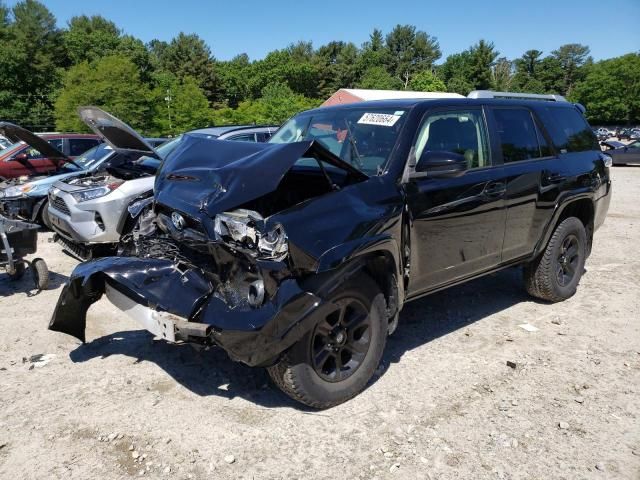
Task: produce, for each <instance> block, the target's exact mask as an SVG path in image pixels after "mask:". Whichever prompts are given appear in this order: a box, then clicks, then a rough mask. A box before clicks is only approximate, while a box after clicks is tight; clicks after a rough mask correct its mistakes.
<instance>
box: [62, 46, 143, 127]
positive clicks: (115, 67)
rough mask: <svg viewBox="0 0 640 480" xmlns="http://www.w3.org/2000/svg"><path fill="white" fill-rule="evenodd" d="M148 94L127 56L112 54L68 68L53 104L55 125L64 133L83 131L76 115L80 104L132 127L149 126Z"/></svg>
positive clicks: (136, 69) (134, 66) (135, 68)
mask: <svg viewBox="0 0 640 480" xmlns="http://www.w3.org/2000/svg"><path fill="white" fill-rule="evenodd" d="M149 99H150V92H149V88H148V87H147V85H146V84H145V83H143V82H142V81H141V80H140V74H139V72H138V68H137V67H136V65H135V64H134V63H133V62H132V61H131V60H130V59H129V58H127V57H124V56H121V55H111V56H107V57H103V58H101V59H99V60H96V61H95V62H93V63H91V64H90V63H88V62H82V63H80V64H78V65H74V66H73V67H71V68H70V69H69V70H68V71H67V73H66V75H65V77H64V82H63V87H62V89H61V91H60V94H59V95H58V99H57V101H56V104H55V117H56V126H57V128H58V129H60V130H63V131H74V130H86V129H87V127H86V126H85V125H84V123H82V121H81V120H80V118H79V117H78V115H77V109H78V107H80V106H83V105H95V106H98V107H100V108H103V109H105V110H106V111H108V112H109V113H111V114H112V115H115V116H116V117H118V118H120V119H122V120H123V121H125V122H127V123H128V124H129V125H131V126H132V127H133V128H136V129H141V130H142V131H147V130H148V129H149V127H150V119H149V114H150V105H149V103H150V102H149Z"/></svg>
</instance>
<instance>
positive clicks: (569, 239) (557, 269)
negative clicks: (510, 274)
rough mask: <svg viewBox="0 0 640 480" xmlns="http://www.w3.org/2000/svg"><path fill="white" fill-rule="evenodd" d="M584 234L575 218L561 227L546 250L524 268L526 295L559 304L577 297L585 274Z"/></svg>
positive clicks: (585, 247) (585, 241) (585, 243)
mask: <svg viewBox="0 0 640 480" xmlns="http://www.w3.org/2000/svg"><path fill="white" fill-rule="evenodd" d="M586 252H587V234H586V232H585V229H584V225H583V224H582V222H581V221H580V220H578V219H577V218H575V217H569V218H567V219H565V220H563V221H562V223H560V225H558V226H557V227H556V229H555V231H554V232H553V235H552V236H551V239H550V240H549V243H548V244H547V248H546V249H545V251H544V252H543V253H542V255H540V257H538V258H537V259H536V260H535V261H533V262H531V263H530V264H528V265H527V266H525V268H524V280H525V286H526V289H527V292H528V293H529V294H530V295H532V296H534V297H537V298H540V299H542V300H546V301H549V302H561V301H563V300H566V299H567V298H570V297H572V296H573V295H574V294H575V293H576V289H577V288H578V283H580V278H581V277H582V272H583V271H584V262H585V260H586Z"/></svg>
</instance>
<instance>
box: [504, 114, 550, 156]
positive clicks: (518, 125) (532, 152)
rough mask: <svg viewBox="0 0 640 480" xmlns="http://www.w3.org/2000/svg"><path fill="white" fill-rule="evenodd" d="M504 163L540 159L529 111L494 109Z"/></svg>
mask: <svg viewBox="0 0 640 480" xmlns="http://www.w3.org/2000/svg"><path fill="white" fill-rule="evenodd" d="M493 115H494V118H495V120H496V126H497V129H498V136H499V138H500V144H501V145H502V158H503V160H504V163H509V162H517V161H519V160H529V159H532V158H540V157H542V156H543V155H542V153H541V151H540V144H539V143H538V132H537V130H536V125H535V123H534V121H533V117H532V116H531V112H529V110H526V109H523V108H494V109H493Z"/></svg>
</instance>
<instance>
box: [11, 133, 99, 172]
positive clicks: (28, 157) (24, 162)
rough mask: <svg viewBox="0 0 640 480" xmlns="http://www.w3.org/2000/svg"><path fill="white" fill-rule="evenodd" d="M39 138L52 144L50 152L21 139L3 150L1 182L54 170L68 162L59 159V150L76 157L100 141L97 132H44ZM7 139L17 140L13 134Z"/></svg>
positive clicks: (68, 155)
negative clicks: (93, 133)
mask: <svg viewBox="0 0 640 480" xmlns="http://www.w3.org/2000/svg"><path fill="white" fill-rule="evenodd" d="M7 133H8V132H5V136H7ZM40 137H41V138H44V139H45V140H46V141H47V142H48V143H49V144H50V145H51V146H52V147H53V148H52V149H51V150H50V151H44V152H39V151H38V150H36V149H35V148H33V147H30V146H29V145H27V144H25V143H22V142H18V143H14V144H13V145H11V146H9V147H8V148H6V149H4V150H0V181H2V180H7V179H9V178H16V177H21V176H23V175H27V176H31V175H35V174H40V173H47V172H51V171H54V170H56V169H57V168H59V166H60V164H61V163H63V162H64V161H65V160H64V159H61V158H58V157H59V155H60V152H62V153H64V154H65V155H66V156H67V157H71V158H74V157H77V156H78V155H81V154H82V153H84V152H86V151H87V150H89V149H90V148H93V147H95V146H96V145H98V144H99V143H101V140H100V138H99V137H98V136H97V135H88V134H83V133H63V134H43V135H40ZM7 138H9V140H11V141H18V139H17V138H11V137H10V136H7Z"/></svg>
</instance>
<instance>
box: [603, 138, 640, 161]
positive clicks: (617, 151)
mask: <svg viewBox="0 0 640 480" xmlns="http://www.w3.org/2000/svg"><path fill="white" fill-rule="evenodd" d="M600 145H601V146H602V149H603V151H605V152H606V153H607V155H609V156H610V157H611V158H612V159H613V165H640V140H635V141H633V142H631V143H629V144H624V143H622V142H618V141H615V140H607V141H604V142H601V143H600Z"/></svg>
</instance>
